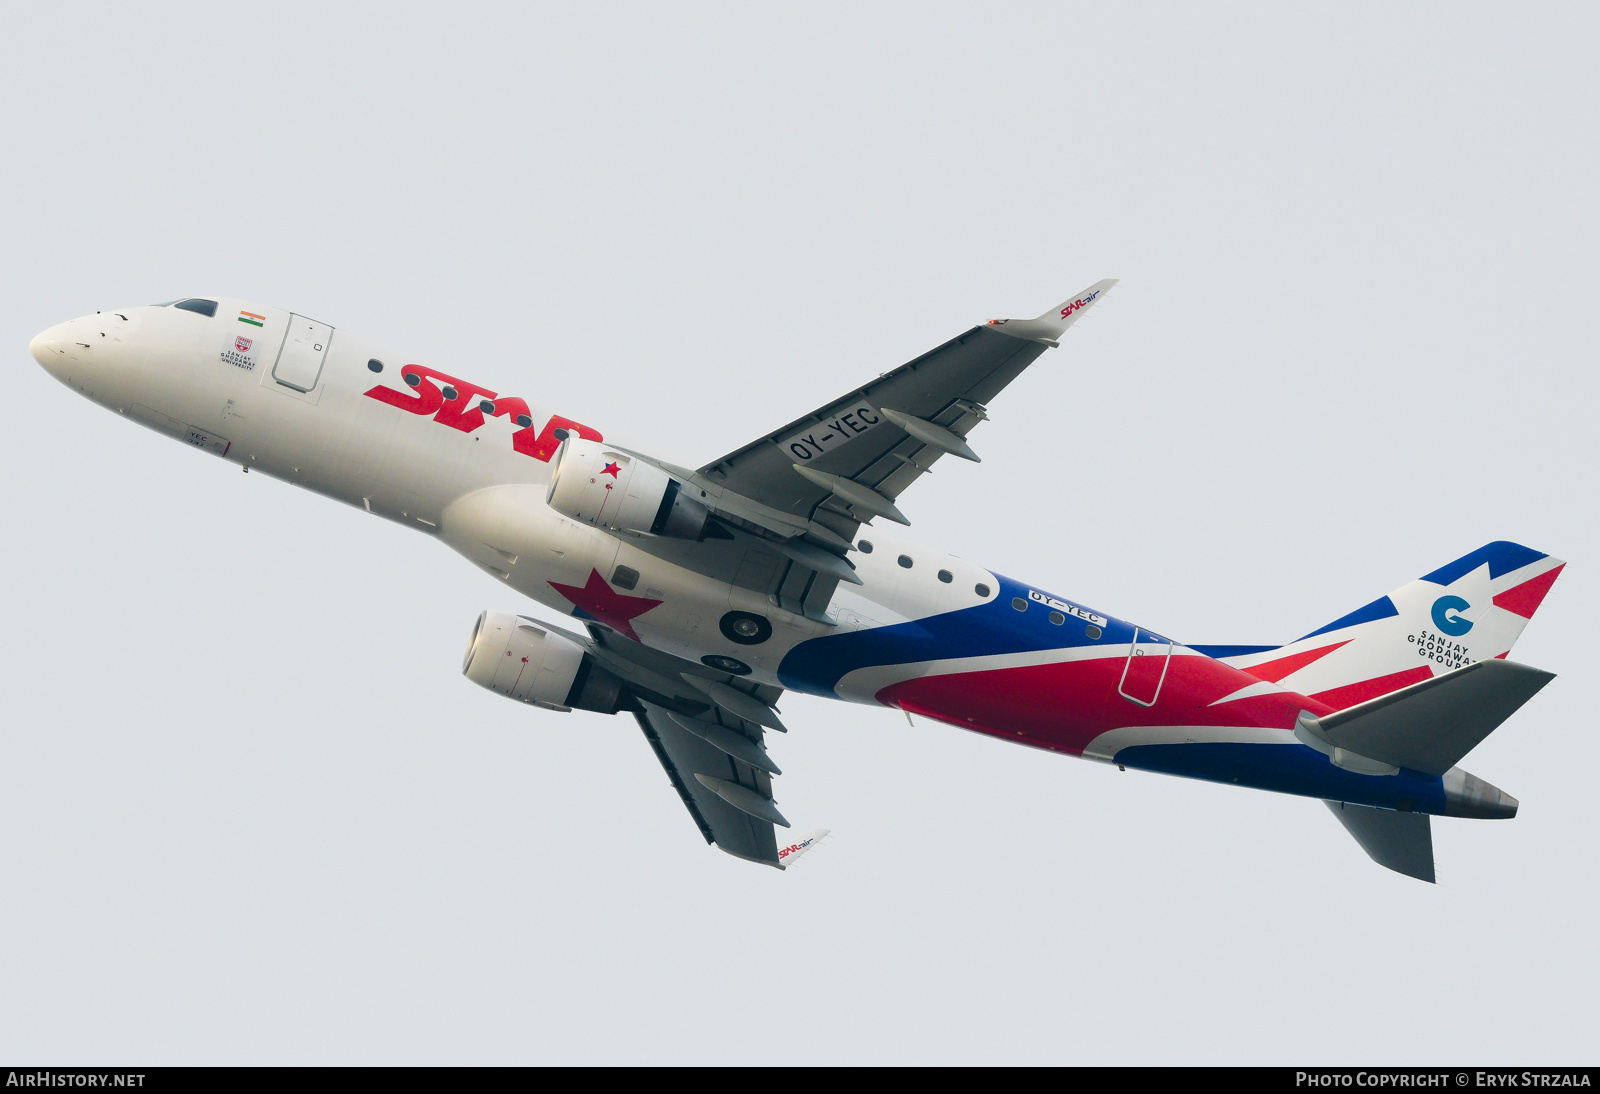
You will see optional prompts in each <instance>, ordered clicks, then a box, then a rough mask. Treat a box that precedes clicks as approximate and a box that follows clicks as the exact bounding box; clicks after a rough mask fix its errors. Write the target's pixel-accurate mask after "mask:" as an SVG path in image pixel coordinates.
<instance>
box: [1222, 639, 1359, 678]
mask: <svg viewBox="0 0 1600 1094" xmlns="http://www.w3.org/2000/svg"><path fill="white" fill-rule="evenodd" d="M1349 644H1350V639H1348V638H1346V639H1345V640H1344V641H1343V642H1335V643H1334V644H1333V645H1331V646H1322V647H1320V648H1318V649H1314V650H1301V651H1300V652H1299V653H1291V654H1290V655H1289V656H1288V657H1280V658H1278V659H1277V660H1276V661H1264V662H1262V663H1261V664H1259V665H1250V666H1248V667H1246V668H1245V670H1244V671H1245V672H1248V673H1249V674H1250V675H1251V676H1254V677H1256V678H1257V679H1261V680H1268V681H1271V682H1272V683H1274V684H1276V683H1277V682H1278V681H1279V680H1282V679H1283V678H1284V677H1285V676H1288V675H1290V674H1291V673H1296V672H1299V671H1300V670H1301V669H1303V668H1305V667H1306V666H1307V665H1309V664H1311V662H1313V661H1315V660H1317V659H1319V658H1322V657H1326V656H1327V655H1328V654H1330V653H1332V652H1333V651H1334V650H1336V649H1338V648H1339V647H1340V646H1348V645H1349Z"/></svg>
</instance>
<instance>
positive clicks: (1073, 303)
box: [987, 277, 1117, 346]
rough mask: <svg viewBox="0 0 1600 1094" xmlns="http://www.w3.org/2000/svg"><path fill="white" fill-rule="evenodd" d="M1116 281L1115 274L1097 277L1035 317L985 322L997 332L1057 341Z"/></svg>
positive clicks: (1014, 336) (1047, 342) (1034, 339)
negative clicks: (1057, 305)
mask: <svg viewBox="0 0 1600 1094" xmlns="http://www.w3.org/2000/svg"><path fill="white" fill-rule="evenodd" d="M1116 283H1117V279H1116V278H1114V277H1108V278H1106V279H1105V280H1104V281H1096V282H1095V283H1094V284H1093V285H1090V286H1089V287H1088V288H1087V289H1084V290H1083V291H1082V292H1081V293H1079V294H1078V295H1077V296H1074V297H1072V298H1070V299H1068V300H1063V301H1062V302H1061V304H1060V306H1059V307H1055V308H1051V309H1050V310H1049V311H1047V312H1045V313H1044V314H1043V315H1041V316H1039V317H1038V318H1037V319H991V320H989V322H988V324H987V325H988V327H989V328H990V329H991V330H994V331H997V332H999V333H1000V334H1008V335H1010V336H1011V337H1013V338H1024V339H1027V340H1028V341H1030V342H1043V343H1044V344H1045V345H1047V346H1054V345H1056V344H1057V343H1056V340H1057V339H1058V338H1060V337H1061V336H1062V335H1063V334H1065V333H1066V332H1067V328H1068V327H1070V326H1072V324H1074V323H1076V322H1077V321H1078V319H1079V318H1080V317H1081V316H1082V315H1083V313H1084V311H1086V310H1087V309H1088V307H1089V306H1090V305H1091V304H1093V303H1094V302H1095V301H1097V300H1099V299H1100V298H1101V297H1102V296H1104V295H1105V294H1106V293H1108V292H1110V291H1111V286H1113V285H1115V284H1116Z"/></svg>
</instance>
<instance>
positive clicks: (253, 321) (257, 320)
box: [239, 311, 267, 327]
mask: <svg viewBox="0 0 1600 1094" xmlns="http://www.w3.org/2000/svg"><path fill="white" fill-rule="evenodd" d="M239 322H241V323H249V324H250V325H251V326H252V327H264V326H266V325H267V317H266V316H264V315H257V314H256V313H255V312H253V311H242V312H240V313H239Z"/></svg>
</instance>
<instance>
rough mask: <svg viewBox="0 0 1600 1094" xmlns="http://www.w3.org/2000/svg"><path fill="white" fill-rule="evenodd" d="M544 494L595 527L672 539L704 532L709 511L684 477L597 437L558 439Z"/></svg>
mask: <svg viewBox="0 0 1600 1094" xmlns="http://www.w3.org/2000/svg"><path fill="white" fill-rule="evenodd" d="M545 500H546V501H547V502H549V504H550V507H551V508H552V509H554V510H555V511H556V512H558V513H560V514H562V515H563V516H568V517H571V518H572V519H573V520H578V521H582V522H583V523H584V524H590V525H594V526H596V527H599V528H609V529H612V530H615V531H623V532H648V533H649V534H651V535H653V536H671V537H673V538H674V539H704V538H705V536H706V534H707V528H706V518H707V516H709V513H708V512H707V510H706V507H705V506H704V505H701V504H700V503H699V502H698V501H695V500H694V499H693V498H691V497H689V496H688V494H687V492H686V491H685V489H684V487H683V484H682V483H680V482H678V481H677V480H676V479H674V478H673V477H672V476H670V475H668V474H667V473H666V472H665V471H663V470H661V469H660V468H659V467H656V466H655V465H654V464H651V463H648V462H646V461H645V460H641V459H639V458H638V457H636V456H629V455H627V454H626V453H622V452H618V451H616V450H615V449H612V448H607V447H606V446H605V445H604V444H602V443H601V442H599V441H586V440H583V439H581V438H579V437H574V436H568V437H567V439H566V440H564V441H562V442H561V450H560V451H559V452H558V453H557V454H556V459H555V467H554V469H553V470H552V471H551V473H550V492H549V493H548V494H547V495H545ZM713 528H715V526H713Z"/></svg>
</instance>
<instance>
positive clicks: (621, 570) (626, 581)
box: [611, 566, 639, 589]
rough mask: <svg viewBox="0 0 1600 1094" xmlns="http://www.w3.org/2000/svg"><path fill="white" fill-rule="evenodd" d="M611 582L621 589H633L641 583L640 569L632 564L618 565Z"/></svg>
mask: <svg viewBox="0 0 1600 1094" xmlns="http://www.w3.org/2000/svg"><path fill="white" fill-rule="evenodd" d="M611 584H613V585H615V586H616V587H617V588H619V589H631V588H633V587H634V586H635V585H638V584H639V571H638V570H635V569H634V568H633V567H632V566H618V567H617V569H616V572H614V573H613V574H612V575H611Z"/></svg>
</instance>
